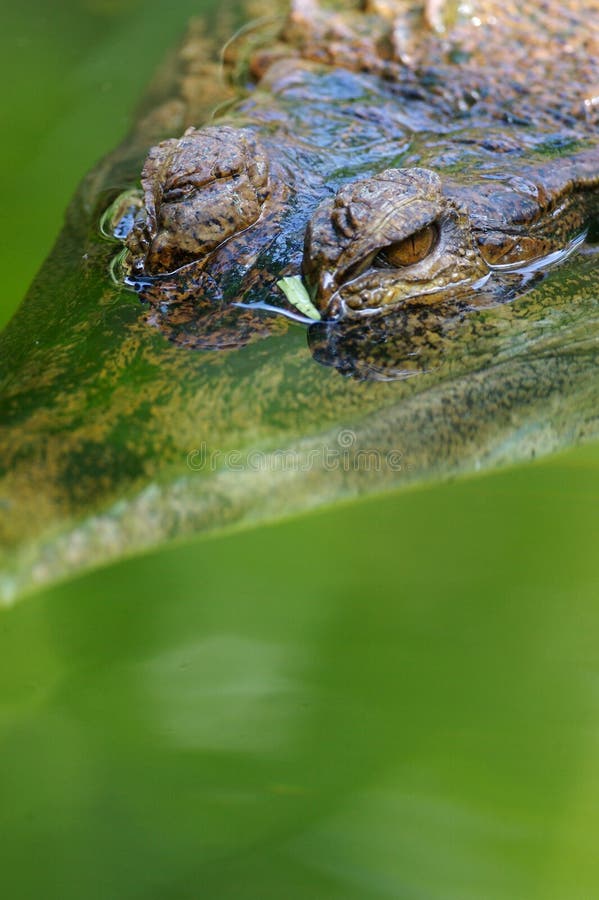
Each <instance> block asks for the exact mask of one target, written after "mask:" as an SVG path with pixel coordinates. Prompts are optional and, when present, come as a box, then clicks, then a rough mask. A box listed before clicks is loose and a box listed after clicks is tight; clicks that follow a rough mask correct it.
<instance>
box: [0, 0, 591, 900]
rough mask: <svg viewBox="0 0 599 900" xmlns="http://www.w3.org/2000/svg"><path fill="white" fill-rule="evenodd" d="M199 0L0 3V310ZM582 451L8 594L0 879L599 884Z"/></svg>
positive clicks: (42, 891)
mask: <svg viewBox="0 0 599 900" xmlns="http://www.w3.org/2000/svg"><path fill="white" fill-rule="evenodd" d="M200 11H201V10H200V7H199V5H198V2H195V3H194V2H191V0H175V2H172V3H171V4H169V5H168V6H167V5H166V4H165V3H163V2H158V0H146V2H144V3H142V2H141V0H127V2H120V3H119V2H117V0H88V2H83V0H81V2H78V3H77V2H75V0H61V2H60V3H55V4H52V5H50V4H48V3H47V0H45V2H42V0H21V2H20V3H19V4H18V5H14V7H13V8H11V9H10V10H8V9H5V10H4V11H3V29H2V36H1V41H2V52H1V54H0V64H1V65H2V66H3V67H4V72H3V83H4V85H5V90H4V96H3V103H4V107H5V109H4V119H3V121H4V127H3V137H4V140H3V141H2V145H1V146H0V156H1V158H2V164H1V166H0V177H1V178H2V185H1V188H2V198H3V203H2V205H1V207H0V216H1V219H2V221H1V244H0V255H1V257H2V271H3V279H2V302H1V306H0V315H1V317H2V321H6V319H7V318H8V317H9V315H10V313H11V312H12V311H13V310H14V309H15V307H16V305H17V303H18V302H19V300H20V299H21V297H22V296H23V294H24V292H25V290H26V287H27V285H28V283H29V282H30V281H31V279H32V277H33V275H34V274H35V271H36V269H37V268H38V266H39V264H40V263H41V261H42V260H43V258H44V257H45V255H46V254H47V252H48V250H49V248H50V246H51V244H52V241H53V239H54V238H55V236H56V235H57V233H58V231H59V228H60V224H61V219H62V213H63V210H64V207H65V206H66V204H67V202H68V199H69V197H70V195H71V194H72V193H73V191H74V189H75V187H76V185H77V182H78V181H79V179H80V178H81V177H82V175H83V174H84V173H85V172H86V171H87V170H88V169H89V168H90V167H91V165H92V164H93V163H94V161H95V160H96V159H97V158H98V157H100V156H101V155H102V154H104V153H105V152H107V151H108V150H109V149H111V148H112V147H113V146H114V145H115V144H116V143H117V142H118V141H119V140H120V139H121V138H122V136H123V135H124V133H125V131H126V128H127V123H128V121H129V117H130V115H131V110H132V109H133V108H134V105H135V102H136V100H137V99H138V98H139V95H140V93H141V90H142V88H143V86H144V84H145V83H146V82H147V80H148V78H149V77H150V75H151V73H152V71H153V69H154V68H155V66H156V64H157V63H158V61H159V60H160V58H161V55H162V53H163V52H164V50H165V49H166V48H167V47H168V46H169V45H170V44H171V43H172V42H173V41H174V40H175V39H176V36H177V35H178V34H180V33H181V31H182V29H183V26H184V23H185V21H186V19H187V18H188V17H189V16H190V15H191V14H196V13H198V12H200ZM598 463H599V453H598V451H597V449H596V448H595V447H587V448H582V449H577V450H573V451H571V452H570V453H568V454H564V455H562V456H561V457H557V458H553V459H550V460H547V461H544V462H540V463H536V464H531V465H528V466H526V467H521V468H515V469H513V470H511V471H503V472H500V473H497V474H493V475H490V476H486V477H484V478H476V479H471V480H464V481H460V482H455V483H451V484H446V485H442V486H436V487H431V488H428V489H421V490H417V491H411V492H408V493H405V494H397V495H390V496H387V497H384V498H379V499H376V498H375V499H371V500H368V501H365V502H362V503H355V504H353V505H346V506H343V507H337V508H336V509H332V510H328V511H324V512H321V513H319V514H316V515H311V516H308V517H304V518H301V519H297V520H295V521H288V522H285V523H283V524H278V525H274V526H270V527H263V528H259V529H256V530H254V531H248V532H245V533H240V534H236V535H232V536H226V537H222V538H219V539H212V540H196V541H194V542H190V543H186V544H183V545H179V546H176V547H174V548H170V549H168V550H165V551H162V552H160V553H156V554H153V555H152V556H150V557H146V558H141V559H136V560H133V561H129V562H125V563H122V564H120V565H118V566H113V567H111V568H109V569H106V570H103V571H101V572H97V573H93V574H91V575H88V576H86V577H85V578H79V579H77V580H76V581H73V582H71V583H69V584H66V585H63V586H60V587H57V588H55V589H54V590H50V591H46V592H44V593H43V594H39V595H37V596H34V597H31V598H29V599H27V600H25V601H24V602H23V603H22V604H21V605H20V606H18V607H15V608H14V609H10V610H6V611H3V612H1V613H0V837H1V840H0V873H1V875H0V883H1V884H2V893H3V895H6V896H9V897H11V898H12V900H21V898H23V900H33V898H38V897H42V896H43V897H44V898H52V900H54V898H56V900H71V898H72V900H75V898H77V900H79V898H81V897H86V898H87V900H112V898H119V900H129V898H131V900H134V898H135V900H137V898H139V900H146V898H151V900H154V898H156V900H158V898H176V900H178V898H182V900H183V898H185V900H187V898H190V900H191V898H194V900H195V898H200V897H201V898H227V900H228V898H231V900H233V898H235V900H250V898H251V900H267V898H273V900H274V898H277V900H280V898H286V900H287V898H290V900H295V898H297V900H317V898H318V900H329V898H330V900H337V898H339V900H341V898H343V900H354V898H355V900H358V898H366V900H369V898H373V900H374V898H380V897H388V898H402V900H403V898H409V900H411V898H414V900H416V898H431V900H437V898H439V900H452V898H456V900H457V898H459V900H470V898H472V900H475V898H476V900H481V898H485V900H495V898H498V900H499V898H501V900H517V898H522V900H525V898H526V900H531V898H543V900H553V898H559V900H575V898H585V900H587V898H590V897H596V896H599V854H598V853H597V844H598V841H599V752H598V751H599V604H598V602H597V600H598V598H599V590H598V588H599V561H598V558H597V552H596V545H597V506H598V502H599V469H598Z"/></svg>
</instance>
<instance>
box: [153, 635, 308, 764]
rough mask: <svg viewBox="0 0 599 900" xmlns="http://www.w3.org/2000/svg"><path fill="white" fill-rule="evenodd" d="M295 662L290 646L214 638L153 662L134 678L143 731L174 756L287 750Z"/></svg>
mask: <svg viewBox="0 0 599 900" xmlns="http://www.w3.org/2000/svg"><path fill="white" fill-rule="evenodd" d="M298 649H299V648H298ZM297 655H298V651H296V652H295V653H294V652H293V648H291V647H289V646H286V647H284V648H283V647H279V646H277V645H276V644H269V643H267V642H265V641H259V640H253V641H252V640H249V639H247V638H246V637H244V636H243V635H236V634H216V635H210V636H208V637H206V638H205V639H203V640H199V641H196V642H195V643H191V644H188V645H182V646H179V647H177V648H176V649H174V650H172V651H171V652H167V653H165V654H163V655H161V656H159V657H157V658H154V659H152V661H151V662H149V663H147V664H145V665H143V666H142V667H141V668H140V669H139V671H138V673H137V674H138V677H139V690H140V706H141V708H142V709H145V710H147V711H148V716H149V722H148V727H149V729H150V731H155V733H156V736H157V738H158V739H160V737H163V738H164V739H165V740H166V741H167V742H169V743H172V744H173V745H174V746H176V747H180V748H186V747H187V748H196V749H198V750H214V751H215V752H242V753H252V752H256V753H258V752H260V753H268V752H269V751H270V752H273V751H274V752H276V751H279V752H280V750H281V749H283V748H284V747H285V746H287V747H289V746H293V745H294V743H295V741H296V740H297V737H298V729H299V726H300V723H301V713H302V708H303V704H302V700H303V699H304V696H303V690H304V689H303V685H302V681H301V678H300V674H301V669H300V672H297V668H298V660H296V659H294V656H297ZM294 670H295V672H296V674H294Z"/></svg>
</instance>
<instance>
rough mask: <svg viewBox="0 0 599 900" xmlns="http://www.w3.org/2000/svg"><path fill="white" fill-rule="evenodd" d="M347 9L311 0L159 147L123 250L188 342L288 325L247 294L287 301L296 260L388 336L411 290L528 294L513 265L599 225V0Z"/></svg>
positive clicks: (310, 279) (226, 341)
mask: <svg viewBox="0 0 599 900" xmlns="http://www.w3.org/2000/svg"><path fill="white" fill-rule="evenodd" d="M338 8H339V9H338V11H331V10H330V9H328V10H327V11H324V10H321V9H320V8H319V7H318V6H317V5H316V4H312V3H309V2H306V0H300V2H296V3H295V4H294V6H293V8H292V11H291V12H290V14H289V16H288V18H287V20H286V22H285V23H284V25H283V26H282V28H281V31H280V34H279V36H278V40H276V41H275V42H274V43H272V42H271V44H270V45H265V46H264V47H263V48H258V49H256V45H255V42H254V44H252V49H251V50H250V51H248V53H247V58H244V57H243V54H244V52H245V51H244V48H243V46H241V47H236V49H235V54H236V56H235V60H234V62H235V64H236V66H237V67H238V68H239V67H241V68H242V69H243V71H244V72H246V73H249V74H248V78H249V79H250V80H251V84H250V89H249V92H248V94H247V96H245V97H244V98H243V99H241V100H239V101H238V102H236V103H235V105H234V106H233V107H231V108H229V110H228V111H227V113H226V115H223V116H221V117H220V118H219V119H218V120H216V121H215V123H213V124H211V125H210V126H207V127H204V128H199V129H195V128H194V129H189V130H188V131H187V132H186V133H185V134H184V135H183V136H182V137H181V138H178V139H172V140H168V141H164V142H163V143H161V144H159V145H158V146H156V147H154V148H153V149H152V150H151V151H150V153H149V156H148V158H147V160H146V163H145V166H144V170H143V173H142V189H143V204H142V206H141V209H140V211H139V212H138V214H137V218H136V223H135V226H134V227H133V229H132V231H131V232H130V234H129V236H128V238H127V241H126V246H127V248H128V256H127V260H126V264H125V265H126V270H127V273H128V279H129V281H130V282H131V283H133V284H134V285H135V287H136V289H137V290H138V291H139V293H140V295H141V297H142V299H143V300H145V301H147V302H148V303H149V304H150V309H151V313H150V319H151V321H152V322H153V323H154V324H156V325H158V326H159V327H161V328H162V329H163V330H164V331H165V333H166V334H167V335H168V336H169V337H170V338H171V339H174V340H176V341H178V342H179V343H181V344H184V345H187V346H191V347H203V348H211V347H220V348H225V347H234V346H240V345H242V344H244V343H246V342H247V341H248V340H251V339H252V338H254V337H258V336H264V335H266V334H268V333H270V332H271V331H272V330H273V329H275V330H276V329H277V328H280V327H281V324H280V322H277V321H274V319H275V317H273V316H268V315H266V316H265V315H264V314H263V313H255V312H252V311H251V310H248V309H246V308H239V307H237V306H235V305H234V304H235V303H237V302H242V303H243V304H244V305H246V306H251V305H252V304H255V303H262V304H268V305H270V306H277V307H280V308H281V309H287V310H290V309H291V307H290V306H289V304H288V303H287V302H286V300H285V298H284V296H283V294H282V293H281V291H280V289H279V288H278V287H277V281H278V280H279V279H280V278H281V277H283V276H289V275H298V276H299V275H301V276H302V278H303V280H304V284H305V285H306V287H307V290H308V292H309V294H310V297H311V299H312V302H313V303H314V304H315V306H316V307H317V308H318V309H319V311H320V314H321V316H322V318H323V320H324V321H325V323H327V322H332V323H336V325H337V326H339V327H345V325H344V323H348V325H347V327H348V328H350V330H353V333H354V334H357V333H359V329H360V328H362V330H363V331H369V333H371V334H372V335H374V337H373V338H372V340H379V341H381V342H384V339H385V340H386V337H388V333H389V329H390V328H391V327H395V328H401V329H403V330H404V331H406V318H405V316H406V314H407V313H406V312H405V310H406V309H407V310H408V311H409V310H410V308H413V309H414V310H415V311H416V312H415V313H414V314H415V315H417V316H420V317H421V318H422V308H423V307H424V306H427V307H431V306H432V307H433V312H432V313H426V314H425V315H424V318H426V319H427V320H430V319H431V317H432V318H434V317H435V316H437V317H441V318H447V317H448V316H449V317H450V318H451V311H452V310H454V311H455V309H457V308H460V309H463V308H467V307H469V306H470V307H471V306H480V305H486V304H489V305H492V304H494V303H498V302H501V301H503V300H506V299H511V298H512V297H513V296H514V293H515V292H516V293H517V290H518V286H517V284H516V287H515V281H514V278H515V276H514V272H516V273H517V272H518V270H520V269H522V270H523V271H526V267H527V266H531V265H532V266H533V267H538V269H539V271H543V270H545V269H547V268H548V267H549V266H550V265H552V264H556V263H557V262H559V259H560V256H561V255H565V253H566V252H568V251H569V250H570V249H572V248H573V246H575V245H577V243H578V242H579V241H580V240H582V239H583V238H584V236H585V235H586V234H587V233H588V234H589V237H590V238H591V239H592V238H593V237H594V229H596V222H597V217H598V214H599V33H598V32H599V2H597V0H582V2H573V0H572V2H566V3H557V2H555V0H549V2H547V3H544V4H542V5H541V4H538V5H537V4H534V7H533V4H528V5H526V10H528V12H522V13H521V12H519V11H518V9H517V7H516V5H515V4H514V5H512V4H511V3H510V2H506V3H498V2H479V3H476V2H475V3H472V4H470V5H469V7H468V10H467V11H465V6H464V5H463V4H462V5H461V6H460V7H459V8H458V5H457V4H450V3H428V4H427V5H426V7H425V9H424V11H423V10H422V9H421V8H420V7H417V6H416V5H412V4H409V3H407V4H406V3H398V2H393V0H371V2H367V3H366V4H365V5H364V8H362V9H353V10H344V9H343V4H341V3H339V4H338ZM241 62H242V63H243V65H241ZM526 286H529V281H528V276H526V277H523V278H522V289H524V288H525V287H526ZM382 315H386V316H391V318H387V319H386V321H385V322H384V324H383V326H381V327H379V328H377V327H372V324H370V325H368V326H367V325H366V323H367V322H368V321H369V320H370V322H371V323H372V320H373V319H374V318H376V319H378V318H379V317H380V316H382ZM393 323H395V324H393ZM323 327H328V326H326V325H325V326H318V328H317V329H316V330H317V332H318V333H319V334H322V329H323ZM427 327H428V326H427ZM318 329H320V331H319V330H318ZM356 329H358V331H357V330H356ZM407 330H409V328H408V329H407ZM383 334H384V335H386V337H385V338H384V339H383V337H381V335H383ZM376 335H378V338H377V337H376ZM313 343H314V341H313ZM316 343H318V341H317V342H316Z"/></svg>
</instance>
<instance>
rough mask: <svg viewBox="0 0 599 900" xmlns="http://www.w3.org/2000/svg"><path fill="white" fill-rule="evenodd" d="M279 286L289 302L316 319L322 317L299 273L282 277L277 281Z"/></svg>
mask: <svg viewBox="0 0 599 900" xmlns="http://www.w3.org/2000/svg"><path fill="white" fill-rule="evenodd" d="M277 287H280V288H281V290H282V291H283V293H284V294H285V296H286V297H287V299H288V300H289V302H290V303H292V304H293V306H295V308H296V309H299V311H300V312H302V313H303V314H304V315H305V316H308V318H310V319H315V320H316V321H318V320H319V319H320V313H319V312H318V310H317V309H316V307H315V306H314V304H313V303H312V301H311V300H310V297H309V295H308V291H307V290H306V288H305V287H304V283H303V281H302V279H301V277H300V276H299V275H292V276H289V277H288V278H281V280H280V281H277Z"/></svg>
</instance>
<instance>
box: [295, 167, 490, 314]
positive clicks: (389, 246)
mask: <svg viewBox="0 0 599 900" xmlns="http://www.w3.org/2000/svg"><path fill="white" fill-rule="evenodd" d="M488 272H489V268H488V266H487V264H486V263H485V261H484V259H483V257H482V256H481V253H480V251H479V249H478V247H477V245H476V242H475V240H474V237H473V234H472V229H471V227H470V221H469V218H468V215H467V213H466V211H465V210H464V209H463V208H462V207H460V206H459V205H458V204H457V203H455V202H454V201H453V200H451V199H448V198H447V197H446V196H445V195H444V194H443V191H442V185H441V179H440V178H439V176H438V175H437V174H436V173H434V172H431V171H429V170H427V169H418V168H414V169H387V170H386V171H384V172H381V173H380V174H378V175H375V176H374V177H372V178H366V179H364V180H361V181H356V182H353V183H352V184H347V185H345V186H344V187H342V188H341V189H340V190H339V191H338V192H337V194H336V196H335V197H334V198H332V199H329V200H326V201H324V202H323V203H322V204H321V205H320V206H319V208H318V210H317V211H316V213H315V214H314V216H313V218H312V220H311V221H310V223H309V225H308V228H307V232H306V242H305V248H304V262H303V274H304V278H305V280H306V282H307V283H308V286H309V290H310V292H311V295H312V298H313V300H314V302H315V304H316V305H317V306H318V308H319V309H320V310H321V311H322V312H323V315H324V316H325V318H327V317H346V316H347V317H359V316H363V315H365V314H374V313H379V312H382V311H385V310H388V309H390V308H393V307H396V306H397V305H398V304H401V303H403V302H404V301H406V300H409V299H410V298H413V297H419V298H420V300H421V301H427V302H435V301H436V300H438V299H439V295H440V293H441V292H443V296H444V297H447V293H448V291H451V290H452V289H454V288H457V287H458V286H460V285H465V284H469V285H473V284H475V283H476V282H477V281H478V280H480V279H481V278H482V277H483V276H485V275H487V274H488Z"/></svg>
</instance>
